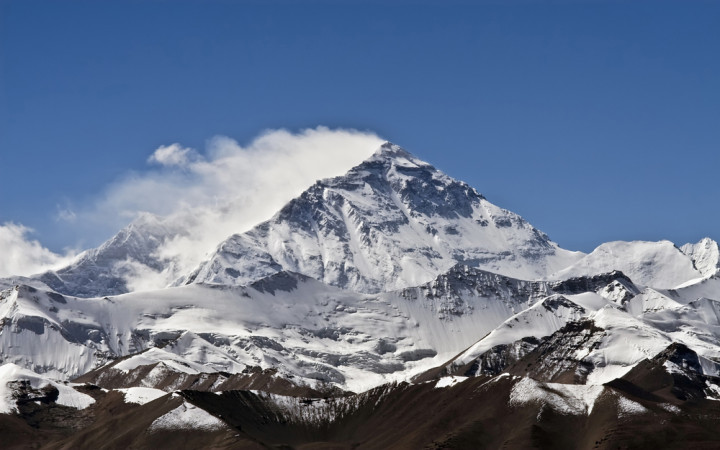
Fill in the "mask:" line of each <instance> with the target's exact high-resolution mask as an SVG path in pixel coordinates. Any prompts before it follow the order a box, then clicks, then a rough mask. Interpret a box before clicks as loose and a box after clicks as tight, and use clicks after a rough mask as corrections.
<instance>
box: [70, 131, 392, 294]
mask: <svg viewBox="0 0 720 450" xmlns="http://www.w3.org/2000/svg"><path fill="white" fill-rule="evenodd" d="M382 142H383V141H382V139H381V138H379V137H378V136H377V135H375V134H373V133H370V132H361V131H356V130H349V129H348V130H346V129H329V128H326V127H317V128H312V129H305V130H301V131H299V132H296V133H294V132H290V131H287V130H270V131H266V132H264V133H263V134H261V135H260V136H258V137H257V138H255V139H254V140H253V141H252V142H250V143H249V144H248V145H241V144H239V143H238V142H237V141H235V140H233V139H231V138H228V137H223V136H218V137H215V138H213V139H211V140H210V141H209V142H208V144H207V146H206V149H205V151H204V152H198V151H197V150H195V149H191V148H186V147H183V146H182V145H181V144H179V143H172V144H169V145H165V146H161V147H159V148H158V149H156V150H155V152H153V154H152V155H151V156H150V157H149V158H148V163H149V164H152V165H156V166H159V167H156V168H153V169H151V170H150V171H148V172H145V173H132V174H129V175H128V176H126V177H125V178H123V179H121V180H119V181H117V182H115V183H113V184H112V185H110V186H109V188H108V189H107V190H106V192H105V194H104V195H103V196H102V197H101V198H100V199H99V201H97V202H96V203H95V204H93V205H92V206H90V207H89V208H87V209H85V210H84V211H80V212H77V218H76V220H75V221H74V223H75V226H80V225H79V224H83V225H82V226H85V227H88V231H94V232H95V233H96V232H97V231H96V230H97V229H98V228H102V229H104V230H107V232H108V233H110V232H112V231H115V230H117V229H119V228H121V227H122V226H125V225H126V224H127V223H128V222H130V221H132V220H133V219H135V218H136V217H138V215H139V214H141V213H145V212H149V213H152V214H156V215H159V216H163V217H167V220H168V222H169V223H172V224H173V227H174V228H176V229H178V228H179V229H182V230H183V232H181V233H179V234H177V235H174V236H169V237H167V238H166V239H165V240H164V242H163V244H162V245H161V246H160V247H159V249H158V250H157V252H156V256H158V257H159V258H160V259H163V260H171V261H173V262H174V267H173V268H174V270H173V271H172V272H173V273H174V272H175V271H180V272H182V271H187V270H188V269H190V268H192V267H194V266H195V265H196V264H197V263H199V262H200V260H202V258H203V256H204V255H205V253H206V252H208V251H210V250H212V248H213V247H214V246H215V245H217V244H218V243H219V242H221V241H222V240H223V239H225V238H227V237H228V236H229V235H231V234H234V233H238V232H242V231H246V230H247V229H249V228H250V227H252V226H253V225H255V224H257V223H258V222H260V221H262V220H265V219H267V218H269V217H270V216H271V215H272V214H273V213H275V212H276V211H277V210H278V209H279V208H280V207H282V206H283V205H284V204H285V203H286V202H288V201H289V200H291V199H292V198H293V197H295V196H296V195H298V194H300V193H301V192H302V191H303V190H304V189H306V188H307V187H308V186H310V185H312V184H313V183H314V182H315V181H316V180H317V179H320V178H327V177H332V176H337V175H341V174H342V173H344V172H345V171H346V170H348V169H349V168H350V167H352V166H354V165H356V164H358V163H360V162H361V161H362V160H364V159H365V158H367V157H368V156H369V155H371V154H372V153H373V152H374V151H375V150H376V149H377V148H378V147H379V146H380V145H381V144H382ZM80 219H82V220H80ZM132 272H133V273H136V274H137V276H135V277H133V278H134V279H132V280H128V281H129V282H130V283H131V284H134V285H143V286H145V287H150V286H147V283H146V278H147V279H151V280H155V281H154V282H153V283H151V284H153V285H154V284H156V283H157V286H155V287H162V286H163V285H164V284H163V283H164V280H167V281H169V279H171V278H172V273H170V274H166V275H165V276H158V275H159V274H157V273H144V272H147V271H142V270H141V271H137V270H134V271H132ZM150 272H152V271H150ZM135 278H137V279H135Z"/></svg>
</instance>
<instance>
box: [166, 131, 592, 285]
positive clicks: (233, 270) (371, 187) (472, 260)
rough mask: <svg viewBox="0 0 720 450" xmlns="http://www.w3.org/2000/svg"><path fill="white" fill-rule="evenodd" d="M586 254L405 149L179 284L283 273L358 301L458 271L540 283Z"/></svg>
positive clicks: (307, 199)
mask: <svg viewBox="0 0 720 450" xmlns="http://www.w3.org/2000/svg"><path fill="white" fill-rule="evenodd" d="M581 256H582V254H579V253H576V252H569V251H566V250H562V249H560V248H559V247H558V246H557V245H556V244H555V243H553V242H551V241H550V240H549V238H548V237H547V235H545V234H544V233H542V232H540V231H539V230H537V229H536V228H534V227H533V226H532V225H530V224H529V223H528V222H526V221H525V220H524V219H523V218H522V217H520V216H518V215H517V214H514V213H512V212H510V211H507V210H504V209H502V208H499V207H497V206H495V205H493V204H492V203H490V202H488V201H487V200H486V199H485V198H484V197H483V196H482V195H480V194H479V193H478V192H477V191H476V190H475V189H473V188H472V187H470V186H468V185H467V184H466V183H463V182H461V181H458V180H455V179H453V178H451V177H449V176H447V175H445V174H444V173H443V172H441V171H439V170H437V169H436V168H434V167H433V166H432V165H430V164H427V163H425V162H423V161H421V160H419V159H418V158H416V157H414V156H413V155H411V154H410V153H408V152H407V151H405V150H403V149H402V148H400V147H399V146H397V145H394V144H390V143H386V144H384V145H383V146H382V147H381V148H380V149H379V150H378V151H377V152H376V153H375V154H374V155H372V156H371V157H370V158H368V159H367V160H365V161H364V162H362V163H361V164H359V165H357V166H355V167H353V168H352V169H350V170H349V171H348V172H347V173H346V174H345V175H343V176H339V177H335V178H331V179H326V180H321V181H318V182H317V183H315V184H314V185H313V186H311V187H310V188H309V189H308V190H306V191H305V192H303V193H302V194H301V195H300V196H299V197H297V198H295V199H293V200H292V201H290V202H289V203H288V204H286V205H285V206H284V207H283V208H282V209H281V210H280V211H279V212H278V213H277V214H276V215H275V216H274V217H272V218H271V219H270V220H268V221H266V222H263V223H261V224H259V225H258V226H256V227H255V228H253V229H251V230H249V231H247V232H245V233H242V234H237V235H234V236H231V237H230V238H229V239H227V240H226V241H225V242H223V243H221V244H220V246H218V248H217V250H216V251H215V252H214V253H213V254H212V255H211V256H210V258H209V260H208V261H206V262H204V263H203V264H201V265H200V266H199V267H198V268H197V269H196V270H195V271H193V272H192V273H191V274H189V275H188V276H187V277H184V278H183V279H181V280H179V282H178V283H177V284H182V283H187V282H205V283H220V284H248V283H252V282H253V281H255V280H257V279H260V278H262V277H265V276H267V275H270V274H272V273H275V272H279V271H282V270H289V271H293V272H298V273H302V274H304V275H306V276H310V277H312V278H315V279H317V280H320V281H323V282H325V283H328V284H331V285H334V286H338V287H342V288H345V289H352V290H356V291H359V292H381V291H388V290H395V289H401V288H404V287H408V286H417V285H419V284H422V283H425V282H428V281H430V280H432V279H433V278H434V277H436V276H437V275H439V274H441V273H443V272H445V271H446V270H448V269H449V268H450V267H452V266H453V265H455V264H457V263H464V264H467V265H469V266H472V267H478V268H482V269H484V270H489V271H492V272H497V273H502V274H504V275H507V276H511V277H515V278H522V279H535V278H539V277H542V276H544V275H547V274H548V273H551V272H553V271H555V270H559V269H561V268H563V267H566V266H567V265H569V264H571V263H572V262H574V261H575V260H577V259H578V258H579V257H581Z"/></svg>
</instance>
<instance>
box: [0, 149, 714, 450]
mask: <svg viewBox="0 0 720 450" xmlns="http://www.w3.org/2000/svg"><path fill="white" fill-rule="evenodd" d="M188 232H189V231H188V230H187V229H184V228H183V227H182V226H181V225H179V224H177V223H173V220H172V218H156V217H152V216H144V217H142V218H140V219H139V220H137V221H135V222H134V223H132V224H130V225H129V226H128V227H126V228H125V229H123V230H121V231H120V232H119V233H118V234H117V235H116V236H115V237H113V238H112V239H110V240H109V241H108V242H106V243H105V244H103V245H102V246H100V247H99V248H97V249H94V250H90V251H88V252H86V253H84V254H83V255H81V256H80V257H79V258H78V259H77V260H76V261H75V262H74V263H73V264H72V265H70V266H68V267H66V268H64V269H61V270H58V271H55V272H50V273H46V274H41V275H39V276H37V277H35V278H31V279H25V278H16V279H12V280H4V281H3V282H2V283H1V284H0V286H4V287H5V288H4V289H3V290H1V291H0V364H2V365H0V442H2V446H3V447H8V448H13V447H18V448H28V447H37V448H102V447H109V448H157V447H169V446H177V447H181V448H207V447H213V448H268V447H271V448H273V447H276V448H294V447H303V448H308V447H323V448H329V447H332V448H370V449H375V448H383V449H384V448H426V447H427V448H499V447H503V448H618V447H620V448H628V447H629V448H643V447H650V446H654V447H673V448H718V447H720V435H718V432H717V424H718V423H720V401H719V400H720V276H718V268H720V263H719V262H718V261H719V258H720V257H719V255H720V251H719V250H718V244H717V243H716V242H715V241H713V240H711V239H703V240H702V241H700V242H698V243H697V244H687V245H684V246H682V247H678V246H676V245H675V244H673V243H671V242H668V241H660V242H641V241H636V242H609V243H605V244H602V245H600V246H599V247H598V248H597V249H595V251H593V252H592V253H590V254H588V255H584V254H582V253H579V252H571V251H567V250H563V249H561V248H560V247H558V245H557V244H555V243H553V242H552V241H550V240H549V239H548V237H547V236H546V235H545V234H543V233H542V232H540V231H538V230H537V229H535V228H534V227H533V226H531V225H530V224H529V223H528V222H526V221H525V220H523V219H522V218H521V217H519V216H518V215H516V214H514V213H512V212H509V211H506V210H504V209H502V208H499V207H497V206H495V205H493V204H491V203H490V202H488V201H487V200H486V199H485V198H484V197H483V196H482V195H481V194H479V193H478V192H477V191H476V190H475V189H473V188H472V187H470V186H468V185H467V184H465V183H463V182H460V181H457V180H454V179H452V178H450V177H449V176H447V175H445V174H443V173H442V172H440V171H439V170H437V169H435V168H434V167H433V166H431V165H430V164H427V163H425V162H423V161H420V160H419V159H417V158H415V157H414V156H412V155H411V154H409V153H408V152H406V151H405V150H403V149H401V148H400V147H398V146H396V145H394V144H390V143H386V144H384V145H383V146H382V147H381V148H380V149H379V150H378V151H377V152H376V153H375V154H374V155H372V156H371V157H370V158H368V159H367V160H366V161H364V162H363V163H361V164H359V165H358V166H356V167H354V168H352V169H350V170H349V171H348V172H347V173H346V174H345V175H343V176H340V177H336V178H332V179H327V180H322V181H318V182H317V183H315V184H314V185H313V186H311V187H310V188H308V189H307V190H306V191H305V192H303V193H302V194H301V195H299V196H298V197H297V198H295V199H294V200H292V201H290V202H289V203H288V204H287V205H285V206H284V207H283V208H282V209H281V210H280V211H278V212H277V213H276V214H275V215H274V216H273V217H272V218H270V219H269V220H267V221H265V222H263V223H261V224H259V225H257V226H255V227H254V228H252V229H250V230H249V231H247V232H243V233H240V234H236V235H233V236H230V237H228V238H227V239H226V240H224V241H223V242H221V243H219V245H218V246H217V247H216V249H215V250H214V251H212V252H211V253H210V254H209V255H208V258H207V260H206V261H204V262H202V263H201V264H199V266H198V267H197V268H195V269H194V270H192V271H190V272H189V273H187V274H185V275H183V276H181V277H180V278H179V279H177V280H176V281H175V282H174V283H173V286H168V287H165V288H162V289H155V290H142V289H137V290H135V292H128V291H131V290H133V289H132V288H133V286H136V284H134V283H133V281H137V277H138V276H142V274H143V273H144V272H145V271H146V269H149V270H151V271H152V272H153V273H162V274H174V273H176V272H175V271H174V270H173V266H172V264H173V261H170V260H164V259H162V258H160V257H159V256H158V253H159V252H158V249H159V248H161V246H162V244H163V242H164V241H165V240H167V239H172V238H173V237H174V236H185V235H187V233H188Z"/></svg>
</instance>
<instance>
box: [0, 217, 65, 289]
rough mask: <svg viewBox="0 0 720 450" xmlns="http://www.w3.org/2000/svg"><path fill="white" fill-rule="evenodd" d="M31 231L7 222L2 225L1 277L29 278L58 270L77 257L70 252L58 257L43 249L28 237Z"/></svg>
mask: <svg viewBox="0 0 720 450" xmlns="http://www.w3.org/2000/svg"><path fill="white" fill-rule="evenodd" d="M31 232H32V230H31V229H29V228H27V227H25V226H23V225H19V224H15V223H11V222H7V223H4V224H2V225H0V277H11V276H27V275H33V274H36V273H41V272H44V271H46V270H50V269H57V268H60V267H62V266H65V265H67V264H68V263H70V261H72V259H73V258H74V257H75V253H74V252H72V251H68V252H67V253H66V254H65V255H58V254H56V253H53V252H51V251H50V250H48V249H47V248H45V247H43V246H42V245H41V244H40V242H38V241H37V240H32V239H30V238H29V237H28V235H29V234H30V233H31Z"/></svg>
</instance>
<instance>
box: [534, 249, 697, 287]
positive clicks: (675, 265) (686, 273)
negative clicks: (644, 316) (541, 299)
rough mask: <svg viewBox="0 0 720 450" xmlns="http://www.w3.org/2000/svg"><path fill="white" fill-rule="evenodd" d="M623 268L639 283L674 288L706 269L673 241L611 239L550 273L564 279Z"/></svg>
mask: <svg viewBox="0 0 720 450" xmlns="http://www.w3.org/2000/svg"><path fill="white" fill-rule="evenodd" d="M613 270H619V271H621V272H623V273H624V274H625V275H627V276H629V277H630V278H631V279H632V280H633V282H635V283H636V284H641V285H645V286H652V287H655V288H660V289H670V288H673V287H676V286H678V285H680V284H683V283H686V282H688V281H690V280H694V279H698V278H702V277H703V276H704V275H703V273H702V272H701V271H700V270H698V269H697V268H696V267H695V265H694V264H693V260H692V259H691V258H690V257H689V256H688V255H686V254H685V253H683V252H682V251H681V250H680V249H679V248H677V247H676V246H675V245H674V244H673V243H672V242H670V241H659V242H645V241H633V242H623V241H615V242H607V243H605V244H601V245H600V246H598V247H597V248H596V249H595V250H593V251H592V253H590V254H588V255H586V256H585V257H583V258H582V259H580V260H579V261H577V262H576V263H574V264H573V265H571V266H569V267H567V268H564V269H563V270H560V271H558V272H557V273H554V274H552V275H550V276H549V277H548V278H549V279H564V278H569V277H577V276H584V275H593V274H598V273H606V272H610V271H613Z"/></svg>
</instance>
